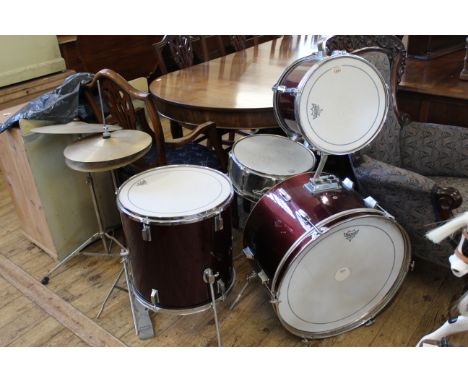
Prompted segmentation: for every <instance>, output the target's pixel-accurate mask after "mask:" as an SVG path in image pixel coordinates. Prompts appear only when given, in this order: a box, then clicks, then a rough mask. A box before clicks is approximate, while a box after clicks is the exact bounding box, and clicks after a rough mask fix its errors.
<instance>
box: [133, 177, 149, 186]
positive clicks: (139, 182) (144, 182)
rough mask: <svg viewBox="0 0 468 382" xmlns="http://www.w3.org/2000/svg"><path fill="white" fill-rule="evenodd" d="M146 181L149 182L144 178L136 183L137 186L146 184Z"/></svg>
mask: <svg viewBox="0 0 468 382" xmlns="http://www.w3.org/2000/svg"><path fill="white" fill-rule="evenodd" d="M146 183H147V181H146V180H144V179H142V180H139V181H138V182H137V183H136V184H135V185H136V186H144V185H145V184H146Z"/></svg>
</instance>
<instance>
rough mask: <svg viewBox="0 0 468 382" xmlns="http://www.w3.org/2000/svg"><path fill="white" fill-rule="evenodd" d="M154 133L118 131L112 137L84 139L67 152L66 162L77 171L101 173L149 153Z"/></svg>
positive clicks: (71, 145) (69, 146)
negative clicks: (151, 134)
mask: <svg viewBox="0 0 468 382" xmlns="http://www.w3.org/2000/svg"><path fill="white" fill-rule="evenodd" d="M150 148H151V136H150V135H149V134H147V133H145V132H143V131H139V130H118V131H114V132H112V133H111V135H110V137H109V138H103V137H102V135H98V136H92V137H87V138H84V139H80V140H79V141H76V142H74V143H72V144H70V145H68V146H67V147H66V148H65V150H64V151H63V155H64V156H65V162H66V164H67V165H68V166H69V167H71V168H72V169H74V170H77V171H84V172H97V171H107V170H114V169H116V168H119V167H122V166H125V165H127V164H129V163H131V162H133V161H135V160H137V159H138V158H141V157H142V156H143V155H145V154H146V153H147V152H148V151H149V149H150Z"/></svg>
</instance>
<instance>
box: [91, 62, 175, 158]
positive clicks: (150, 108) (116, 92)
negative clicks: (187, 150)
mask: <svg viewBox="0 0 468 382" xmlns="http://www.w3.org/2000/svg"><path fill="white" fill-rule="evenodd" d="M98 83H99V87H100V88H101V94H102V98H103V102H104V103H105V105H106V106H107V109H108V111H109V113H110V118H111V123H116V124H118V125H119V126H121V127H122V128H124V129H137V128H140V129H141V130H143V131H145V132H147V133H148V134H150V135H151V136H152V140H153V145H156V153H157V158H156V160H157V165H162V164H165V163H166V159H165V151H164V135H163V130H162V126H161V121H160V119H159V115H158V112H157V110H156V107H155V105H154V103H153V101H152V99H151V97H150V94H149V93H148V92H142V91H139V90H137V89H135V88H134V87H133V86H131V85H130V84H129V83H128V82H127V81H126V80H125V79H124V78H123V77H122V76H121V75H119V74H118V73H116V72H114V71H113V70H110V69H102V70H100V71H99V72H98V73H96V75H95V76H94V78H93V81H92V82H90V83H89V84H87V85H86V86H85V97H86V99H87V101H88V103H89V105H90V107H91V109H92V110H93V113H94V115H95V117H96V119H97V120H98V121H99V122H100V123H103V122H104V121H103V120H102V112H101V106H100V105H99V104H98V100H97V99H96V93H97V87H98ZM135 100H138V101H140V103H142V104H143V107H142V108H141V109H140V108H135V106H134V101H135ZM106 122H107V121H106Z"/></svg>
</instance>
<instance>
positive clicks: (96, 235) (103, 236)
mask: <svg viewBox="0 0 468 382" xmlns="http://www.w3.org/2000/svg"><path fill="white" fill-rule="evenodd" d="M97 85H98V86H97V87H98V93H99V102H100V104H101V115H102V123H103V133H102V138H103V139H107V138H110V136H111V135H110V132H109V127H108V126H107V125H106V119H105V115H104V103H103V101H102V94H101V85H100V83H99V81H98V82H97ZM111 174H112V182H113V185H114V189H115V191H117V188H118V186H117V180H116V177H115V174H114V171H113V170H112V171H111ZM86 184H87V185H88V187H89V192H90V195H91V201H92V203H93V208H94V213H95V214H96V220H97V223H98V228H99V231H98V232H96V233H94V234H93V235H91V236H90V237H89V238H88V239H87V240H85V241H84V242H83V243H82V244H81V245H80V246H79V247H78V248H76V249H75V250H74V251H73V252H72V253H70V254H69V255H68V256H67V257H65V258H64V259H63V260H62V261H60V262H59V263H58V264H57V265H55V267H53V268H52V269H51V270H50V271H49V272H48V273H47V274H46V275H45V276H44V277H43V278H42V280H41V283H42V284H43V285H47V284H48V283H49V280H50V275H51V274H52V273H53V272H55V271H56V270H57V269H58V268H60V267H61V266H62V265H63V264H65V263H66V262H67V261H69V260H71V259H72V258H73V257H75V256H77V255H79V254H83V255H90V256H114V255H112V254H111V253H110V251H111V246H109V245H108V244H107V241H106V239H108V240H109V241H110V243H111V244H112V242H113V241H114V242H116V243H118V245H119V246H120V248H121V249H126V248H125V247H124V246H123V245H122V244H120V243H119V242H118V241H117V240H116V239H115V238H114V237H113V236H111V235H109V234H108V233H107V232H105V231H104V226H103V224H102V219H101V213H100V211H99V205H98V201H97V197H96V190H95V188H94V181H93V177H92V175H91V173H90V172H87V173H86ZM98 239H101V241H102V245H103V246H104V250H105V253H93V252H82V250H83V249H85V248H86V247H87V246H88V245H90V244H91V243H94V242H95V241H96V240H98ZM119 278H120V277H119ZM116 282H118V279H117V280H116ZM111 291H112V290H111ZM109 295H110V293H109Z"/></svg>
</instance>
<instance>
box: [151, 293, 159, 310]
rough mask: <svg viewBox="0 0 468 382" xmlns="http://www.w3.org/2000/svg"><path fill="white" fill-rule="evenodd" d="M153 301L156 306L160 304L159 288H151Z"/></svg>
mask: <svg viewBox="0 0 468 382" xmlns="http://www.w3.org/2000/svg"><path fill="white" fill-rule="evenodd" d="M151 303H152V304H153V305H154V306H155V307H156V304H159V292H158V290H157V289H151Z"/></svg>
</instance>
